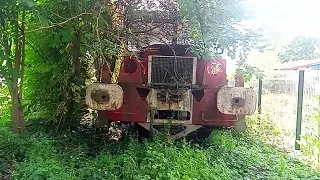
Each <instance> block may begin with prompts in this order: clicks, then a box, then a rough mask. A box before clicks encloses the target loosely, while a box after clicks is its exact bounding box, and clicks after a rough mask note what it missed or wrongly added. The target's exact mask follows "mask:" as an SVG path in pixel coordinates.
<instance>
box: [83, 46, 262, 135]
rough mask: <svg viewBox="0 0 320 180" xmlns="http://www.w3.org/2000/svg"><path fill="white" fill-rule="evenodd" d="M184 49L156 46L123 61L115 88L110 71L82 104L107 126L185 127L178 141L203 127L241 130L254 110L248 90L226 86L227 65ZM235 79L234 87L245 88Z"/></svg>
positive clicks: (252, 94) (91, 90)
mask: <svg viewBox="0 0 320 180" xmlns="http://www.w3.org/2000/svg"><path fill="white" fill-rule="evenodd" d="M188 48H189V47H188V46H184V45H172V46H168V45H162V44H155V45H151V46H148V47H146V48H144V49H142V50H140V51H139V53H137V54H136V55H135V56H125V57H124V58H123V61H122V65H121V70H120V75H119V80H118V83H117V84H110V83H109V82H110V72H109V70H108V68H106V67H104V68H103V69H102V80H101V82H99V83H93V84H91V85H90V86H88V87H87V94H86V102H87V104H88V106H89V107H90V108H91V109H94V110H98V111H100V114H101V115H102V116H104V117H106V118H107V119H108V120H109V121H117V122H134V123H137V124H139V125H140V126H141V127H143V128H145V129H147V130H154V131H155V132H159V129H157V128H155V127H156V126H162V125H165V124H170V125H171V126H173V127H183V128H182V130H180V131H179V132H177V133H173V134H172V138H173V139H177V138H180V137H183V136H186V135H187V134H189V133H191V132H193V131H196V130H198V129H199V128H201V127H210V128H211V127H233V126H235V127H236V129H239V130H244V129H245V120H244V117H245V115H250V114H253V113H254V111H255V109H256V99H257V97H256V93H255V92H254V91H253V89H251V88H244V87H228V86H227V77H226V60H224V59H199V58H197V56H195V55H194V54H192V53H191V52H189V51H188ZM241 79H242V81H243V78H241V77H239V78H238V81H240V82H238V86H243V82H241Z"/></svg>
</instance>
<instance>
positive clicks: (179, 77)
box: [151, 56, 195, 84]
mask: <svg viewBox="0 0 320 180" xmlns="http://www.w3.org/2000/svg"><path fill="white" fill-rule="evenodd" d="M193 62H194V58H193V57H175V56H169V57H168V56H152V60H151V83H153V84H192V83H193V74H194V72H193V71H194V70H195V68H193V66H194V63H193Z"/></svg>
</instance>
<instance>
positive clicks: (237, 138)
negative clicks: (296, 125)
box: [0, 118, 320, 180]
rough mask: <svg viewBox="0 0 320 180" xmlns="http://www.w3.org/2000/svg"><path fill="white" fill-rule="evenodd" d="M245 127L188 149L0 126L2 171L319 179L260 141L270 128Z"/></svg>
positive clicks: (57, 175)
mask: <svg viewBox="0 0 320 180" xmlns="http://www.w3.org/2000/svg"><path fill="white" fill-rule="evenodd" d="M249 124H250V129H249V131H248V132H247V133H243V134H240V133H236V132H234V131H232V130H216V131H214V132H213V133H212V134H211V136H210V138H209V139H208V140H207V141H205V142H202V143H201V144H190V143H187V142H184V141H182V142H165V141H163V140H162V139H160V138H157V139H156V140H155V141H154V142H147V141H145V142H138V141H137V140H135V138H134V137H131V138H128V139H125V140H122V141H119V142H112V141H109V140H106V139H105V138H104V136H103V135H102V134H101V133H99V132H98V131H96V132H95V130H94V129H92V128H88V127H84V126H83V127H79V126H78V127H77V129H76V128H71V129H69V130H64V131H59V132H57V131H56V128H55V127H54V126H52V124H43V123H42V122H41V120H37V121H32V124H30V125H29V126H28V130H29V131H28V132H27V133H26V136H25V137H18V136H15V135H13V134H12V133H11V132H10V130H9V129H8V128H6V127H1V129H0V149H1V151H0V152H1V154H0V157H4V158H3V159H1V161H0V162H1V164H0V167H1V169H0V171H1V173H2V176H3V177H4V174H5V173H8V174H10V175H11V177H12V179H53V180H58V179H61V180H62V179H63V180H67V179H217V180H218V179H226V180H229V179H319V178H320V173H316V172H315V171H313V170H312V169H311V168H310V167H308V166H307V165H304V164H302V163H301V162H299V161H297V160H295V159H294V158H291V157H289V156H288V155H287V154H286V153H284V152H282V151H281V150H280V149H278V148H277V147H276V146H272V145H266V143H265V142H263V141H261V140H260V139H259V137H262V135H263V134H266V133H268V131H271V130H272V129H271V128H270V126H267V125H266V123H260V124H258V123H257V118H252V119H249ZM262 126H264V128H263V127H262ZM255 129H256V130H257V131H255ZM260 129H261V130H260ZM269 137H270V136H269ZM8 166H9V167H8ZM0 176H1V175H0Z"/></svg>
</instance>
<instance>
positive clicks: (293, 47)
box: [279, 37, 320, 63]
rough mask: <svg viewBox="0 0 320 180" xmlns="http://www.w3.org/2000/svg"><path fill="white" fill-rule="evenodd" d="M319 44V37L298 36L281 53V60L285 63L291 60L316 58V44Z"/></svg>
mask: <svg viewBox="0 0 320 180" xmlns="http://www.w3.org/2000/svg"><path fill="white" fill-rule="evenodd" d="M319 44H320V40H319V39H314V38H306V37H297V38H295V39H293V40H292V41H291V42H290V43H289V44H288V45H287V46H285V47H284V48H283V50H282V52H280V53H279V60H280V62H281V63H285V62H289V61H297V60H311V59H314V58H315V50H316V46H319Z"/></svg>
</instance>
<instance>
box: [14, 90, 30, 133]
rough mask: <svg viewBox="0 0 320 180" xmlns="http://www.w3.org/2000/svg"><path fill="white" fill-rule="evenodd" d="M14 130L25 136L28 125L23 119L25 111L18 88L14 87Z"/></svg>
mask: <svg viewBox="0 0 320 180" xmlns="http://www.w3.org/2000/svg"><path fill="white" fill-rule="evenodd" d="M11 98H12V111H11V118H12V129H13V132H14V133H15V134H18V135H23V134H24V133H25V129H26V128H25V127H26V123H25V121H24V118H23V109H22V106H21V101H20V99H19V93H18V86H17V85H13V86H12V94H11Z"/></svg>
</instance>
